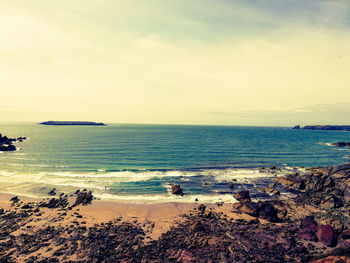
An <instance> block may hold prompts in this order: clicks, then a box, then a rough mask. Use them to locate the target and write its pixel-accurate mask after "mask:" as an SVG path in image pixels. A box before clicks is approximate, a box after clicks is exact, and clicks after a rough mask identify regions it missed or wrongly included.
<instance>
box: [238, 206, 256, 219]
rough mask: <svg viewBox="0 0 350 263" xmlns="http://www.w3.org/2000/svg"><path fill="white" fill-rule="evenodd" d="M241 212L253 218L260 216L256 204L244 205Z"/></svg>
mask: <svg viewBox="0 0 350 263" xmlns="http://www.w3.org/2000/svg"><path fill="white" fill-rule="evenodd" d="M240 211H241V212H243V213H246V214H248V215H251V216H257V215H258V206H257V205H256V204H254V203H244V204H243V206H242V207H241V208H240Z"/></svg>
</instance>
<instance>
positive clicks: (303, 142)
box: [0, 123, 350, 202]
mask: <svg viewBox="0 0 350 263" xmlns="http://www.w3.org/2000/svg"><path fill="white" fill-rule="evenodd" d="M0 127H1V128H0V133H2V134H3V135H7V136H8V137H19V136H26V137H28V138H29V139H28V140H27V141H25V142H23V143H17V147H18V148H19V150H18V151H16V152H12V153H1V154H0V167H1V168H0V183H1V185H0V191H1V192H8V193H15V194H24V195H29V196H45V195H46V193H47V189H49V188H52V187H55V188H57V189H58V190H61V191H73V190H74V189H77V188H89V189H92V190H94V191H95V194H96V195H97V196H98V197H99V198H101V199H115V200H119V201H120V200H121V201H133V202H157V201H174V200H175V201H178V200H182V201H193V200H194V199H195V198H199V199H202V200H207V201H217V200H223V201H228V200H231V199H232V190H231V189H230V188H228V187H227V185H228V184H229V183H230V182H232V180H234V179H236V180H237V188H236V189H240V188H249V187H251V188H256V187H258V186H260V185H263V184H264V183H267V182H268V181H269V178H270V179H271V178H272V177H274V176H276V175H278V174H282V173H286V172H290V171H292V170H293V169H292V168H291V167H295V166H319V165H320V166H321V165H322V166H324V165H336V164H342V163H344V162H346V161H347V159H346V158H347V155H350V153H349V150H348V149H344V148H335V147H330V146H328V145H327V143H332V142H336V141H350V133H348V132H336V131H312V130H292V129H289V128H281V127H230V126H181V125H128V124H120V125H118V124H110V125H108V126H101V127H98V126H89V127H81V126H63V127H62V126H41V125H36V124H20V123H18V124H1V126H0ZM262 166H264V167H270V166H278V167H281V168H282V170H281V171H266V169H265V170H261V169H259V167H262ZM174 183H179V184H180V185H181V186H183V188H184V191H185V195H184V197H175V196H173V195H171V194H170V193H169V187H170V186H171V184H174ZM256 194H258V193H256Z"/></svg>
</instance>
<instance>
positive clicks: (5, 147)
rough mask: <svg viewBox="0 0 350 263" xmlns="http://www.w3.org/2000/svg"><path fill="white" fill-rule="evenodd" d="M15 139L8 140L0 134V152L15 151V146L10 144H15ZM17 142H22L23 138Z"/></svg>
mask: <svg viewBox="0 0 350 263" xmlns="http://www.w3.org/2000/svg"><path fill="white" fill-rule="evenodd" d="M16 140H17V139H14V138H8V137H7V136H2V135H1V134H0V151H6V152H7V151H16V146H14V145H13V144H12V142H15V141H16ZM19 141H23V138H22V137H20V140H19Z"/></svg>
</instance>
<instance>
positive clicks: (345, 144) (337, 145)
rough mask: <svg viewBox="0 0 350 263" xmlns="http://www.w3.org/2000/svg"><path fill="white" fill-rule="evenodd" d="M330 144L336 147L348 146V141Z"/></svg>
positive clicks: (349, 145)
mask: <svg viewBox="0 0 350 263" xmlns="http://www.w3.org/2000/svg"><path fill="white" fill-rule="evenodd" d="M331 145H332V146H336V147H350V142H336V143H332V144H331Z"/></svg>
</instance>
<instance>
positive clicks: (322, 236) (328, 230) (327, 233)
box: [316, 225, 335, 246]
mask: <svg viewBox="0 0 350 263" xmlns="http://www.w3.org/2000/svg"><path fill="white" fill-rule="evenodd" d="M316 235H317V237H318V239H319V241H320V242H322V243H323V244H324V245H326V246H334V245H335V244H334V243H335V233H334V230H333V227H332V226H331V225H323V226H318V227H317V231H316Z"/></svg>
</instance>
